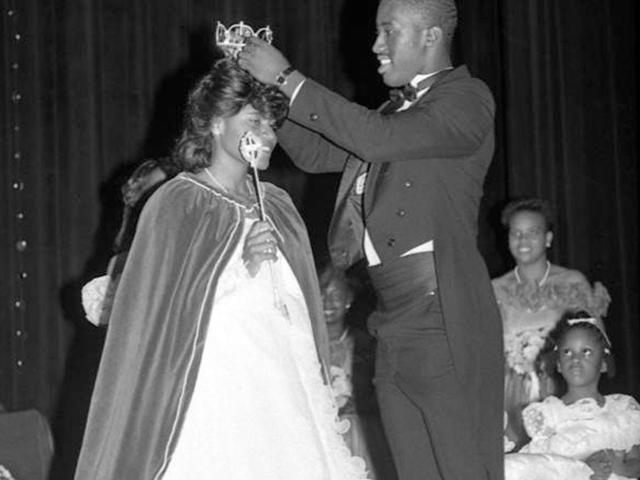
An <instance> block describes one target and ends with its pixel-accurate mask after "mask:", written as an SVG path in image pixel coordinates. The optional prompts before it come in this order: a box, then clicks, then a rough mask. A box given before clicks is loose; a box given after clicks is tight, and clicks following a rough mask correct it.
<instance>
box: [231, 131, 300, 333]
mask: <svg viewBox="0 0 640 480" xmlns="http://www.w3.org/2000/svg"><path fill="white" fill-rule="evenodd" d="M239 150H240V155H241V156H242V158H243V160H244V161H245V162H247V163H248V164H249V165H250V166H251V170H252V171H253V186H254V190H255V192H256V197H257V200H258V217H259V218H260V221H262V222H264V221H266V220H267V216H266V212H265V209H264V192H263V191H262V190H261V189H260V175H259V173H258V160H259V159H260V157H261V156H262V155H267V154H268V153H269V152H270V151H271V149H269V148H268V147H266V146H265V145H263V143H262V141H261V140H260V138H259V137H258V136H257V135H255V134H254V133H253V132H251V131H248V130H247V131H246V132H245V133H244V134H243V135H242V137H241V138H240V145H239ZM267 263H268V265H269V274H270V276H271V285H272V287H273V299H274V302H275V305H276V308H278V309H279V310H280V311H281V312H282V313H283V315H284V316H285V318H286V319H287V320H289V321H290V317H289V312H288V310H287V306H286V305H285V304H284V303H283V302H282V300H281V298H280V292H279V291H278V284H277V283H276V275H275V271H274V270H273V262H272V261H271V260H268V262H267Z"/></svg>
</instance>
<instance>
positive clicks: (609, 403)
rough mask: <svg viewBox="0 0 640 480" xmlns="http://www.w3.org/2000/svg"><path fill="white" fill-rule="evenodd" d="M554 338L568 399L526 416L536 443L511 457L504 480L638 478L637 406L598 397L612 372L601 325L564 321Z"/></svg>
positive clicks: (553, 400)
mask: <svg viewBox="0 0 640 480" xmlns="http://www.w3.org/2000/svg"><path fill="white" fill-rule="evenodd" d="M554 337H555V339H556V347H555V352H556V354H557V368H558V371H559V372H560V374H561V375H562V377H563V378H564V379H565V381H566V384H567V390H566V393H565V394H564V395H563V396H562V397H561V398H558V397H555V396H550V397H547V398H546V399H545V400H544V401H543V402H538V403H533V404H531V405H529V406H528V407H527V408H525V410H524V411H523V417H524V424H525V428H526V430H527V433H528V434H529V436H530V437H531V441H530V442H529V443H528V444H527V445H525V446H524V447H523V448H522V449H521V450H520V451H519V452H518V453H514V454H508V455H506V460H505V478H506V480H520V479H522V480H524V479H526V480H543V479H544V480H566V479H571V480H606V479H609V480H620V479H628V478H638V476H639V475H640V406H639V405H638V402H636V401H635V400H634V399H633V398H632V397H629V396H627V395H622V394H614V395H606V396H605V395H602V394H601V393H600V391H599V390H598V381H599V379H600V375H601V374H602V373H605V372H609V373H612V372H611V370H612V368H613V366H612V365H613V364H612V357H611V342H610V341H609V338H608V337H607V334H606V332H605V329H604V324H603V322H602V320H600V319H594V318H591V317H589V315H588V314H586V313H584V312H578V313H577V314H575V313H574V314H565V315H564V316H563V318H562V320H561V321H560V322H559V324H558V328H557V330H556V334H555V335H554Z"/></svg>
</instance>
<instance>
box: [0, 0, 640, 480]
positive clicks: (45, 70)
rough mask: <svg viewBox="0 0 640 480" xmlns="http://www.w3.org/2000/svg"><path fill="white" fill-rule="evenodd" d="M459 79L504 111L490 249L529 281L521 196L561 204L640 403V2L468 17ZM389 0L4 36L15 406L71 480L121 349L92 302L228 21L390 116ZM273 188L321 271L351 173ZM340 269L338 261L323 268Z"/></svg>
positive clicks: (0, 222) (284, 171) (134, 4)
mask: <svg viewBox="0 0 640 480" xmlns="http://www.w3.org/2000/svg"><path fill="white" fill-rule="evenodd" d="M459 3H460V16H461V21H460V35H459V38H458V41H457V45H456V59H457V61H458V62H465V63H467V64H469V66H470V68H471V69H472V71H473V72H475V73H476V74H477V75H479V76H480V77H482V78H484V79H485V80H486V81H487V82H488V83H489V84H490V86H491V88H492V89H493V91H494V93H495V96H496V100H497V103H498V115H497V134H498V148H497V152H496V157H495V161H494V164H493V165H492V167H491V170H490V174H489V176H488V178H487V181H486V195H485V199H484V202H483V206H482V212H481V213H482V215H481V221H480V236H479V242H480V248H481V250H482V252H483V254H484V256H485V259H486V261H487V264H488V265H489V268H490V271H491V273H492V274H493V275H498V274H500V273H502V272H504V271H505V270H506V269H507V268H510V267H511V265H510V262H509V258H508V254H507V253H506V249H505V245H504V233H503V232H502V231H500V230H499V228H498V226H497V222H496V218H497V214H498V212H499V209H500V207H501V206H502V204H503V203H504V200H505V199H506V198H508V197H512V196H516V195H522V194H533V195H538V196H543V197H546V198H548V199H549V200H551V201H552V202H553V203H554V204H555V205H556V206H557V210H558V214H559V218H560V224H559V226H558V229H557V232H556V241H555V242H554V247H553V254H552V256H553V260H554V261H555V262H557V263H559V264H561V265H564V266H567V267H572V268H577V269H579V270H581V271H583V272H584V273H585V274H587V276H588V277H589V278H590V279H592V280H600V281H602V282H603V283H604V284H605V285H606V286H607V287H608V289H609V292H610V293H611V296H612V299H613V302H612V306H611V309H610V312H609V318H608V319H607V321H608V326H609V329H610V331H611V336H612V337H613V342H614V345H615V347H616V349H615V350H616V354H617V361H618V370H619V375H618V377H617V379H616V380H615V381H614V382H613V383H611V384H610V385H608V387H607V388H610V389H611V390H617V391H623V392H626V393H630V394H633V395H635V396H636V397H638V396H640V388H639V384H640V381H639V380H640V371H639V367H638V365H639V364H640V363H639V362H638V340H639V336H640V335H639V329H638V313H639V312H638V298H637V297H638V247H637V246H638V228H637V217H638V209H637V208H638V207H637V200H638V198H637V188H636V185H637V167H636V162H637V153H636V133H635V131H636V78H635V31H634V30H635V23H634V22H635V2H634V1H633V0H615V1H614V0H610V1H607V0H563V1H561V2H560V1H556V0H493V1H489V0H465V1H464V2H459ZM376 4H377V2H376V1H375V0H368V1H367V0H304V1H301V0H265V1H260V2H256V1H249V0H219V1H204V0H183V1H179V2H178V1H172V0H49V1H41V0H2V11H1V13H0V14H1V15H2V19H1V21H0V25H1V29H2V30H1V32H0V38H1V41H2V48H1V49H0V69H1V70H0V72H1V73H0V92H1V96H0V118H1V119H2V121H1V122H0V178H2V183H1V184H0V185H1V186H0V205H1V206H2V208H1V209H0V242H1V248H0V265H1V266H2V276H1V277H0V278H1V279H0V403H2V404H4V406H5V407H7V408H8V409H10V410H21V409H27V408H37V409H39V410H40V411H42V412H43V413H45V415H46V416H47V417H48V418H49V421H50V422H51V423H52V425H53V429H54V434H55V439H56V444H57V457H56V460H55V463H54V472H53V476H52V477H53V478H54V479H57V478H60V479H68V478H70V476H71V473H70V472H72V470H73V464H74V461H75V454H76V452H77V448H78V446H79V441H80V437H81V435H82V428H83V422H84V418H85V415H86V409H87V406H88V400H89V396H90V393H91V389H92V386H93V378H94V376H95V371H96V368H97V364H98V362H99V358H100V350H101V345H102V341H103V337H104V332H103V331H102V330H100V329H97V328H95V327H93V326H92V325H90V324H89V323H88V322H87V321H86V320H84V315H83V313H82V308H81V305H80V293H79V291H80V287H81V285H82V284H83V283H84V282H86V281H87V280H89V279H90V278H92V277H94V276H96V275H100V274H102V273H103V272H104V270H105V268H106V264H107V261H108V257H109V254H110V244H111V242H112V240H113V238H114V236H115V234H116V231H117V227H118V224H119V221H120V213H121V209H120V201H119V190H118V186H119V184H120V183H121V182H122V181H123V179H124V178H125V177H126V175H127V174H128V173H129V172H131V170H132V167H133V166H134V165H136V164H137V163H139V162H140V161H141V160H142V159H143V158H146V157H150V156H161V155H166V154H167V153H168V152H169V150H170V148H171V145H172V142H173V138H174V137H175V135H176V134H177V131H178V129H179V127H180V122H181V116H182V108H183V104H184V99H185V95H186V92H187V90H188V88H189V87H190V86H191V85H192V84H193V82H194V81H195V79H196V78H197V77H198V76H199V75H201V74H202V73H203V72H205V71H206V69H207V68H208V66H209V65H210V64H211V61H212V59H213V58H214V53H213V50H212V48H211V42H212V38H213V36H212V32H213V27H214V23H215V20H221V21H223V22H225V23H227V24H229V23H233V22H235V21H238V20H240V19H244V20H245V21H246V22H248V23H250V24H252V25H256V26H261V25H265V24H269V25H270V26H271V27H272V29H273V30H274V32H275V43H276V44H277V45H279V46H280V47H282V49H283V50H284V52H285V53H286V54H287V55H288V57H289V59H290V60H291V61H292V62H293V63H294V64H295V65H296V66H297V67H298V68H299V69H300V70H301V71H303V72H304V73H306V74H308V75H310V76H311V77H313V78H315V79H317V80H319V81H320V82H322V83H324V84H326V85H327V86H329V87H332V88H334V89H336V90H337V91H338V92H340V93H342V94H344V95H346V96H348V97H350V98H352V99H354V100H356V101H358V102H360V103H363V104H365V105H368V106H371V107H374V106H376V105H377V104H378V103H379V102H380V101H381V100H382V99H383V97H384V95H385V89H384V87H383V85H382V84H381V82H380V80H379V79H378V76H377V74H376V62H375V58H374V56H373V55H372V54H371V51H370V48H371V44H372V42H373V40H374V31H375V21H374V19H375V9H376ZM266 176H267V178H268V179H269V180H271V181H273V182H275V183H278V184H279V185H281V186H283V187H285V188H287V189H288V190H289V191H290V192H291V194H292V196H293V198H294V201H295V202H296V204H297V205H298V206H299V208H300V209H301V210H302V212H303V215H304V217H305V219H306V221H307V223H308V226H309V230H310V233H311V236H312V241H313V246H314V250H315V251H316V253H317V256H318V259H322V258H323V257H324V254H325V246H324V235H325V230H326V223H327V221H328V218H329V215H330V212H331V206H332V201H333V195H334V193H335V188H336V176H334V175H320V176H314V177H308V176H306V175H304V174H302V173H300V172H298V171H296V170H295V169H294V168H293V167H291V165H290V163H289V161H288V159H287V158H286V157H285V156H284V154H283V153H282V152H278V153H277V155H275V158H274V161H273V166H272V168H271V170H270V171H269V173H268V174H267V175H266ZM319 261H320V260H319Z"/></svg>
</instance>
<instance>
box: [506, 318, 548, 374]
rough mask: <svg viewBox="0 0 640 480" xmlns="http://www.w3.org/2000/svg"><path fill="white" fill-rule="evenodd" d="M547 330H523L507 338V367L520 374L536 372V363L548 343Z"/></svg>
mask: <svg viewBox="0 0 640 480" xmlns="http://www.w3.org/2000/svg"><path fill="white" fill-rule="evenodd" d="M545 330H546V329H545V328H543V327H541V328H537V329H531V330H522V331H519V332H517V333H514V334H512V335H509V336H508V337H507V338H505V356H506V359H507V365H508V366H509V367H511V368H513V370H515V371H516V372H517V373H519V374H524V373H531V372H533V371H535V366H534V364H535V361H536V358H538V355H539V354H540V350H541V349H542V347H543V346H544V344H545V341H546V337H547V335H546V333H547V332H546V331H545Z"/></svg>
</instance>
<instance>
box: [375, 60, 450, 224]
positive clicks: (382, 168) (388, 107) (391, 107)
mask: <svg viewBox="0 0 640 480" xmlns="http://www.w3.org/2000/svg"><path fill="white" fill-rule="evenodd" d="M456 70H457V69H456ZM453 71H455V70H452V69H446V70H442V71H440V72H438V73H437V74H435V75H434V76H432V77H429V78H426V79H425V80H423V81H422V82H420V84H419V87H420V90H424V89H425V88H429V91H427V92H426V93H425V94H424V95H422V96H421V97H420V98H418V99H417V100H416V101H415V102H414V103H413V104H412V105H411V106H410V107H408V108H407V109H406V110H409V109H411V108H413V107H415V106H416V105H418V104H419V103H420V102H422V101H424V100H425V98H426V97H427V96H428V95H429V92H430V91H431V89H432V87H433V86H434V85H435V84H436V83H438V82H439V81H440V80H442V79H443V78H444V77H446V76H447V75H449V74H450V73H451V72H453ZM400 107H402V105H398V104H397V103H394V102H391V101H390V100H387V101H386V102H385V103H383V104H382V106H381V107H380V108H379V109H378V111H379V112H380V113H382V114H386V115H391V114H394V113H396V112H397V111H398V109H399V108H400ZM403 111H404V110H403ZM388 170H389V162H384V163H374V164H370V167H369V172H368V174H367V184H366V188H365V192H364V211H363V214H364V215H365V218H366V216H367V214H368V213H369V212H370V211H371V207H372V205H373V199H374V198H375V195H376V191H378V187H379V184H380V182H381V181H382V179H383V178H384V176H385V175H386V174H387V172H388Z"/></svg>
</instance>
